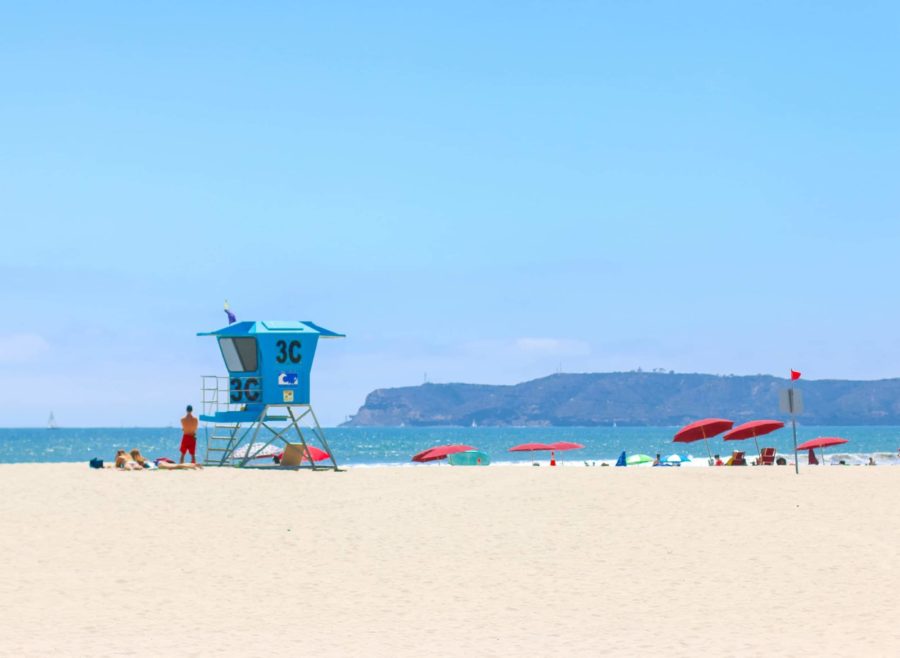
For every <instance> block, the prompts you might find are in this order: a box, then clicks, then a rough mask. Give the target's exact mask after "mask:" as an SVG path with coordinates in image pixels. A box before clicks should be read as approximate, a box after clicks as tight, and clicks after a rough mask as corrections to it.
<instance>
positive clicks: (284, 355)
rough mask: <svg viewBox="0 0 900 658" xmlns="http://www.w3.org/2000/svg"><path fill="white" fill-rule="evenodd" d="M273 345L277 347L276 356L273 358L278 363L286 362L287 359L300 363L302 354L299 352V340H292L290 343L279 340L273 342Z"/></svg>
mask: <svg viewBox="0 0 900 658" xmlns="http://www.w3.org/2000/svg"><path fill="white" fill-rule="evenodd" d="M275 347H276V348H278V356H277V357H276V358H275V360H276V361H278V363H286V362H287V361H290V362H291V363H300V359H301V357H302V356H303V355H302V354H301V353H300V348H301V345H300V341H299V340H292V341H291V342H290V343H288V342H287V341H283V340H279V341H278V342H277V343H275Z"/></svg>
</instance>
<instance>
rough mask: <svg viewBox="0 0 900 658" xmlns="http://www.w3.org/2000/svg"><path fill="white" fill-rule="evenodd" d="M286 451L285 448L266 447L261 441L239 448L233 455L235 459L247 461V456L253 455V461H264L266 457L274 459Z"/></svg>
mask: <svg viewBox="0 0 900 658" xmlns="http://www.w3.org/2000/svg"><path fill="white" fill-rule="evenodd" d="M283 450H284V448H283V447H281V446H277V445H268V446H267V445H266V444H265V443H262V442H261V441H258V442H256V443H250V444H247V445H244V446H241V447H240V448H237V449H236V450H234V451H233V452H232V453H231V457H232V458H233V459H245V458H246V457H247V455H251V456H252V457H253V459H263V458H264V457H270V458H271V457H274V456H275V455H277V454H279V453H281V452H282V451H283Z"/></svg>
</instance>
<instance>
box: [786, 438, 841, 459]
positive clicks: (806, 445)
mask: <svg viewBox="0 0 900 658" xmlns="http://www.w3.org/2000/svg"><path fill="white" fill-rule="evenodd" d="M842 443H847V439H842V438H841V437H839V436H820V437H818V438H815V439H810V440H809V441H805V442H803V443H801V444H800V445H798V446H797V450H814V449H815V448H819V449H821V450H822V463H823V464H824V463H825V448H827V447H829V446H839V445H841V444H842Z"/></svg>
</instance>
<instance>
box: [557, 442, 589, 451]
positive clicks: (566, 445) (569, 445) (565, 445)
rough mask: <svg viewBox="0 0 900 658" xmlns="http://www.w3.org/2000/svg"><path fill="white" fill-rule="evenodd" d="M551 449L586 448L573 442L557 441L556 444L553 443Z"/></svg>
mask: <svg viewBox="0 0 900 658" xmlns="http://www.w3.org/2000/svg"><path fill="white" fill-rule="evenodd" d="M550 447H551V448H552V449H553V450H581V449H582V448H583V447H584V446H583V445H581V444H580V443H572V442H571V441H557V442H556V443H551V444H550Z"/></svg>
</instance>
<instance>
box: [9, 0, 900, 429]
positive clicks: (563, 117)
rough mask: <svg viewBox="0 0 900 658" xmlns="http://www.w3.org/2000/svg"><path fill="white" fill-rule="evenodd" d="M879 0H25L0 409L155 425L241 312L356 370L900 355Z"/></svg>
mask: <svg viewBox="0 0 900 658" xmlns="http://www.w3.org/2000/svg"><path fill="white" fill-rule="evenodd" d="M898 33H900V9H898V8H897V5H896V4H893V3H865V6H859V7H856V6H852V5H851V4H849V3H824V2H815V3H813V2H808V3H804V2H793V3H776V2H773V3H761V2H754V3H744V4H743V5H738V4H737V3H721V2H709V3H653V2H641V3H633V2H629V3H626V2H622V3H599V2H598V3H587V2H515V3H513V2H508V3H507V2H497V3H480V2H473V3H467V2H459V1H457V2H452V3H451V2H447V3H440V4H438V3H396V2H395V3H381V4H379V3H371V2H369V3H339V2H328V3H325V2H323V3H264V2H261V3H253V4H247V3H222V2H220V3H190V6H185V3H161V2H155V3H111V2H110V3H79V4H78V6H77V7H75V6H74V5H73V4H71V3H59V4H56V3H53V4H45V3H40V2H34V3H24V4H21V5H20V6H16V7H11V6H7V7H5V8H4V9H3V10H2V20H0V80H2V85H3V87H2V89H3V91H2V96H0V146H2V150H0V221H2V227H3V233H2V234H3V238H4V239H3V248H2V252H0V253H2V260H0V275H2V277H3V281H4V283H3V285H2V286H0V312H2V317H3V320H4V322H3V325H2V327H0V425H12V426H20V425H39V424H42V423H43V422H44V421H45V419H46V415H47V413H48V412H49V410H50V409H53V410H54V411H55V412H56V415H57V416H58V417H59V419H60V422H61V423H62V424H65V425H69V426H72V425H113V426H117V425H161V424H168V423H173V422H175V421H176V419H177V418H178V416H179V415H180V412H181V409H182V406H183V404H184V403H185V402H187V401H195V402H196V400H197V398H198V395H199V392H198V391H199V378H200V375H202V374H209V373H217V372H220V371H221V369H222V366H221V360H220V357H219V354H218V351H217V349H216V348H215V345H214V343H212V342H211V340H210V339H202V338H197V337H196V336H195V333H196V332H197V331H200V330H209V329H214V328H217V327H219V326H221V325H222V324H223V323H224V320H225V316H224V313H223V312H222V302H223V300H224V299H225V298H228V299H229V300H230V302H231V305H232V307H233V308H234V310H235V312H236V313H237V315H238V317H239V318H240V319H310V320H313V321H315V322H318V323H320V324H322V325H324V326H326V327H329V328H334V329H336V330H339V331H343V332H346V333H347V334H348V338H347V339H346V340H343V341H329V342H326V343H323V344H322V346H321V348H320V350H319V352H318V355H317V361H316V365H315V368H314V371H313V401H314V403H315V404H316V405H317V406H318V409H319V411H320V416H321V417H322V420H323V421H324V422H327V423H337V422H340V421H341V420H342V419H343V418H344V417H345V416H346V415H347V414H351V413H353V412H355V411H356V409H357V408H358V406H359V405H360V404H362V402H363V400H364V397H365V395H366V393H368V392H369V391H371V390H372V389H375V388H380V387H388V386H399V385H414V384H418V383H421V382H422V380H423V377H424V375H425V373H428V378H429V380H430V381H434V382H446V381H468V382H482V383H514V382H518V381H521V380H524V379H529V378H533V377H538V376H542V375H545V374H549V373H551V372H555V371H556V370H557V369H560V368H561V369H562V370H564V371H570V372H585V371H607V370H630V369H633V368H637V367H642V368H644V369H651V368H657V367H661V368H665V369H674V370H679V371H692V372H694V371H699V372H714V373H722V374H728V373H735V374H755V373H760V372H763V373H776V374H783V373H785V372H786V371H787V369H788V368H789V367H795V368H799V369H801V370H803V371H804V373H805V375H807V376H809V377H812V378H832V377H848V378H862V379H868V378H881V377H893V376H896V375H898V368H897V364H898V362H900V346H898V343H897V340H896V327H897V326H898V325H900V306H898V304H897V303H896V298H897V295H896V291H895V287H896V281H897V275H896V267H897V262H898V260H900V259H898V249H900V221H898V220H900V216H898V215H900V213H898V210H900V186H898V185H897V181H898V180H900V124H898V121H897V117H898V116H900V84H898V83H900V79H898V78H900V74H898V71H900V67H898V63H900V38H898V37H900V34H898Z"/></svg>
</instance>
